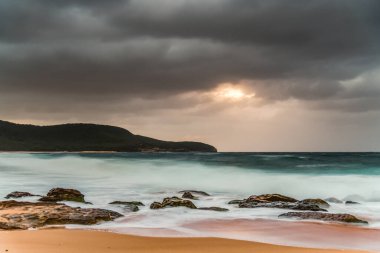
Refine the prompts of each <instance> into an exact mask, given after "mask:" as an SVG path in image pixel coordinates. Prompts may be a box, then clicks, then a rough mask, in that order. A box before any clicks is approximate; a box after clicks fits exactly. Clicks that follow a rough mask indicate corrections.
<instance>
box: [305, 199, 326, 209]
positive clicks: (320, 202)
mask: <svg viewBox="0 0 380 253" xmlns="http://www.w3.org/2000/svg"><path fill="white" fill-rule="evenodd" d="M299 203H303V204H309V205H317V206H319V207H320V208H329V207H330V204H329V203H327V202H326V201H324V200H323V199H304V200H302V201H300V202H299Z"/></svg>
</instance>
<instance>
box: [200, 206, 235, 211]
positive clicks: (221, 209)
mask: <svg viewBox="0 0 380 253" xmlns="http://www.w3.org/2000/svg"><path fill="white" fill-rule="evenodd" d="M198 210H205V211H216V212H227V211H229V210H228V209H227V208H222V207H217V206H211V207H199V208H198Z"/></svg>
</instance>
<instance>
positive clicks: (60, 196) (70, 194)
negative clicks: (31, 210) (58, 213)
mask: <svg viewBox="0 0 380 253" xmlns="http://www.w3.org/2000/svg"><path fill="white" fill-rule="evenodd" d="M39 201H44V202H58V201H73V202H81V203H86V201H85V200H84V195H83V194H82V193H81V192H80V191H78V190H74V189H64V188H53V189H51V190H50V191H49V192H48V194H47V195H46V196H44V197H42V198H40V199H39Z"/></svg>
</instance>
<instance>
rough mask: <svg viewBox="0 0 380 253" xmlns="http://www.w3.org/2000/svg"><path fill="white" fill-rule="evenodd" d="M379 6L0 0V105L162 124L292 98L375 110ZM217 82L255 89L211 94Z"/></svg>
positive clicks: (324, 107) (316, 105)
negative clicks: (227, 94) (221, 97)
mask: <svg viewBox="0 0 380 253" xmlns="http://www.w3.org/2000/svg"><path fill="white" fill-rule="evenodd" d="M379 13H380V1H378V0H362V1H357V0H307V1H305V0H186V1H185V0H129V1H127V0H107V1H87V0H34V1H29V0H18V1H15V0H0V106H1V111H0V115H1V117H2V118H5V119H16V120H17V119H18V120H20V121H22V120H33V118H38V120H40V122H49V120H47V119H46V120H43V119H42V118H44V117H45V118H49V119H56V120H53V121H52V122H59V121H64V120H65V119H74V120H79V121H80V118H81V117H83V118H85V119H86V120H91V121H95V122H99V121H100V122H105V123H108V122H111V123H120V120H119V121H117V120H116V121H115V118H116V117H127V118H128V119H133V120H134V122H140V121H141V122H143V123H144V124H145V123H146V124H148V123H149V122H152V121H153V122H154V123H158V122H159V121H157V122H156V121H155V120H154V117H158V116H157V114H158V113H161V114H162V113H164V114H165V115H166V116H167V117H168V119H166V120H165V121H163V122H161V124H164V123H165V122H170V120H169V118H170V119H171V118H172V117H176V118H178V117H180V116H178V115H183V114H185V115H186V117H187V118H189V117H191V116H189V115H192V116H194V115H195V116H194V117H197V118H196V120H201V118H202V117H204V118H208V119H210V118H209V116H210V115H218V117H220V118H218V120H219V121H223V119H227V117H228V116H227V114H228V112H229V111H231V110H232V109H234V108H235V111H234V112H235V113H238V112H239V111H242V109H241V108H243V107H244V108H251V109H252V108H253V107H254V108H255V110H258V108H264V109H263V110H264V111H265V110H266V109H265V108H268V107H271V106H275V105H279V106H282V105H283V104H284V103H285V104H292V103H293V102H294V101H297V103H300V106H301V107H302V108H304V110H305V112H307V113H306V114H308V113H318V115H319V114H321V115H332V114H334V113H335V114H336V115H338V114H339V113H344V114H351V115H358V114H361V116H360V117H363V115H366V114H368V115H369V114H371V113H375V114H376V113H377V112H378V111H379V110H380V102H379V101H380V75H379V74H378V73H379V71H380V46H379V45H380V16H379ZM223 85H224V86H225V85H227V86H228V85H230V86H231V87H235V86H237V87H240V88H242V89H243V90H244V91H245V92H249V94H254V96H253V95H252V96H251V97H254V99H240V100H244V101H239V103H237V101H232V100H233V99H232V100H231V99H227V100H228V101H225V102H221V101H216V100H217V99H215V96H213V95H212V94H216V93H215V92H217V91H218V89H220V87H224V86H223ZM232 95H233V96H240V95H239V94H235V95H234V94H232ZM231 98H233V97H231ZM242 98H248V96H247V97H244V96H242ZM247 100H250V101H247ZM251 100H254V101H251ZM235 102H236V103H235ZM273 111H276V110H274V109H273V108H272V109H270V110H269V111H266V113H268V114H269V115H274V114H273ZM95 112H96V113H95ZM222 112H224V113H225V114H223V115H222ZM247 113H248V112H247ZM256 113H257V112H256ZM259 114H260V113H259ZM89 115H90V116H89ZM105 115H107V116H105ZM110 115H111V116H110ZM142 115H146V118H143V119H142V118H139V119H137V118H136V117H138V116H139V117H142ZM168 115H171V116H168ZM376 115H378V114H376ZM109 117H111V118H112V119H111V120H110V119H109ZM131 117H132V118H131ZM329 117H330V116H329ZM331 117H332V116H331ZM348 117H352V116H348ZM264 118H265V117H264ZM279 118H281V117H278V119H279ZM367 118H368V119H372V118H373V115H372V116H371V115H369V116H367ZM325 120H326V119H325ZM362 120H363V119H362ZM130 121H131V120H128V122H130ZM179 121H180V120H179ZM311 121H313V120H311ZM215 122H216V121H215ZM324 122H325V123H326V122H327V121H324ZM366 122H368V124H373V121H372V120H367V121H366ZM369 122H371V123H369ZM143 123H141V125H142V124H143ZM172 123H173V124H174V125H176V124H177V123H178V122H176V123H174V122H172ZM121 124H126V123H125V122H121ZM134 124H137V125H138V123H134ZM178 124H179V123H178ZM326 124H328V123H326ZM128 125H131V123H128ZM128 125H126V126H127V127H128ZM137 125H136V128H138V127H137ZM141 125H140V126H141ZM253 125H255V124H253ZM194 129H195V128H194ZM202 130H204V128H202ZM202 130H201V129H199V132H200V131H202ZM225 131H228V127H226V130H225ZM247 131H248V130H247ZM273 131H274V130H273ZM148 132H149V131H148ZM169 137H172V138H173V136H169ZM178 138H179V137H178ZM235 147H236V145H235ZM226 149H228V147H227V148H226Z"/></svg>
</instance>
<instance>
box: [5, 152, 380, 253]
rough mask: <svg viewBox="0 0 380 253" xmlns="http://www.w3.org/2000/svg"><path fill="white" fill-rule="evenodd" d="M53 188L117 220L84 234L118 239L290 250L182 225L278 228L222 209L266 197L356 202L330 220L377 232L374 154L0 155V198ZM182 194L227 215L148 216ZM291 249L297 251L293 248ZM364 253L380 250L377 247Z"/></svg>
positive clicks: (165, 212) (271, 217)
mask: <svg viewBox="0 0 380 253" xmlns="http://www.w3.org/2000/svg"><path fill="white" fill-rule="evenodd" d="M54 187H65V188H75V189H78V190H80V191H81V192H82V193H83V194H85V196H86V200H87V201H90V202H92V203H93V205H92V206H90V207H99V208H106V209H111V210H115V211H118V212H120V213H123V214H124V215H125V217H124V218H122V219H120V220H117V221H114V222H109V223H103V224H100V225H96V226H91V228H94V229H106V230H111V231H115V232H119V233H132V234H138V235H153V236H220V237H226V238H235V239H244V240H255V241H264V242H273V241H275V242H279V243H281V244H289V245H294V243H292V240H290V239H289V238H287V239H286V240H285V239H284V240H282V239H281V235H279V236H277V237H276V238H275V239H273V238H270V239H266V238H268V237H267V236H266V234H265V235H263V234H260V233H259V234H257V233H256V234H255V233H243V232H242V231H240V232H241V233H237V232H236V228H234V230H233V231H232V230H231V231H230V233H229V231H228V229H227V230H224V231H223V233H216V232H215V231H214V232H213V231H211V232H210V230H207V231H206V230H202V229H200V228H199V227H198V228H195V227H196V226H192V225H189V224H200V223H202V222H207V221H210V220H213V221H233V220H240V221H241V220H243V221H252V222H254V221H263V220H264V221H278V220H279V219H278V215H280V214H282V213H285V212H287V210H281V209H268V208H258V209H240V208H238V207H236V206H234V205H228V204H227V203H228V202H229V201H230V200H233V199H244V198H247V197H249V196H250V195H257V194H265V193H279V194H283V195H287V196H290V197H294V198H297V199H300V200H301V199H305V198H322V199H324V198H329V197H335V198H338V199H341V200H351V201H357V202H359V203H360V204H358V205H345V204H331V207H330V208H329V212H331V213H350V214H353V215H356V216H358V217H360V218H363V219H366V220H368V221H369V225H368V226H366V227H365V228H366V229H375V230H377V229H379V230H380V153H0V197H4V196H5V195H7V194H8V193H10V192H12V191H29V192H32V193H35V194H46V193H47V191H48V190H49V189H51V188H54ZM189 189H191V190H201V191H206V192H208V193H209V194H210V195H211V196H209V197H202V198H200V200H195V201H194V203H195V204H196V205H197V206H198V207H207V206H218V207H224V208H228V209H229V210H230V211H229V212H213V211H201V210H192V209H186V208H168V209H162V210H151V209H149V205H150V204H151V203H152V202H153V201H162V199H163V198H164V197H168V196H179V197H180V196H181V195H180V194H178V191H181V190H189ZM26 199H28V200H32V201H34V200H36V199H35V198H26ZM116 200H120V201H133V200H136V201H141V202H143V203H144V204H145V206H144V207H142V208H141V210H140V211H139V212H136V213H130V212H127V211H126V210H125V209H123V208H122V207H119V206H114V205H109V204H108V203H109V202H111V201H116ZM68 204H69V205H74V206H83V207H85V206H87V207H88V205H83V204H76V203H68ZM286 222H287V223H289V222H290V223H292V224H293V223H297V222H299V221H286ZM247 224H248V223H247ZM313 224H314V223H313ZM69 227H72V228H77V227H80V226H69ZM269 230H270V229H269ZM379 239H380V238H379ZM281 240H282V241H281ZM295 241H297V246H300V245H299V242H300V241H299V240H295ZM351 243H352V242H351ZM304 245H306V246H315V245H310V244H308V243H305V244H304ZM304 245H301V246H304ZM324 246H326V247H328V246H336V245H331V244H326V245H324ZM377 247H378V248H377ZM343 248H355V247H343ZM359 248H360V247H359ZM370 249H375V250H380V245H379V246H374V247H373V248H371V247H370Z"/></svg>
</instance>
